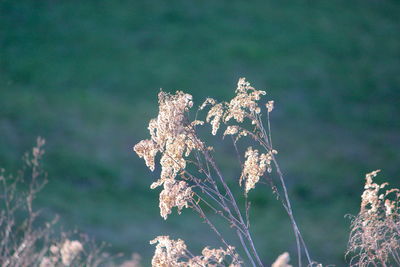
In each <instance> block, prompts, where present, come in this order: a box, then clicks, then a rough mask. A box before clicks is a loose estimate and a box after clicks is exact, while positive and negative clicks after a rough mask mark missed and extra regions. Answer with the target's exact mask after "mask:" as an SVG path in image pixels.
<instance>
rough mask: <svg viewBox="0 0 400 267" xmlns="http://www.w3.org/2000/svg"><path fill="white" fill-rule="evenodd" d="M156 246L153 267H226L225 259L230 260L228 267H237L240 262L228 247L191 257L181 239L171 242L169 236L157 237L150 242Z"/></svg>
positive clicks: (233, 251)
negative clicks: (228, 258)
mask: <svg viewBox="0 0 400 267" xmlns="http://www.w3.org/2000/svg"><path fill="white" fill-rule="evenodd" d="M150 244H156V250H155V252H154V256H153V259H152V261H151V264H152V266H153V267H171V266H174V267H175V266H178V267H199V266H226V265H225V262H227V257H230V258H231V263H230V265H229V266H230V267H239V266H240V262H239V260H238V255H237V254H236V252H235V248H234V247H232V246H229V247H228V248H227V249H226V250H224V249H222V248H219V249H210V248H208V247H206V248H204V249H203V251H202V255H200V256H191V254H190V253H189V252H188V250H187V247H186V244H185V242H184V241H183V240H182V239H178V240H172V239H170V238H169V236H158V237H157V238H155V239H154V240H152V241H150Z"/></svg>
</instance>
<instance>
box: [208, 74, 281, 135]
mask: <svg viewBox="0 0 400 267" xmlns="http://www.w3.org/2000/svg"><path fill="white" fill-rule="evenodd" d="M235 93H236V95H235V97H234V98H232V99H231V101H229V102H222V103H217V101H215V100H214V99H212V98H207V99H206V101H204V103H203V104H202V105H201V106H200V110H202V109H203V108H204V107H206V106H207V105H211V108H210V110H209V111H208V113H207V118H206V122H208V123H210V124H211V126H212V134H213V135H216V133H217V131H218V129H219V127H220V124H221V122H223V123H227V122H228V121H230V120H231V119H234V120H236V122H238V123H242V122H243V121H244V119H245V118H249V119H250V120H251V122H252V124H256V123H257V122H256V120H255V116H254V115H255V114H259V113H260V112H261V108H260V107H259V105H258V102H257V101H258V100H260V98H261V95H265V94H266V92H265V91H261V90H256V89H254V88H253V87H252V86H250V83H249V82H247V81H246V80H245V78H240V79H239V81H238V84H237V89H236V91H235ZM272 108H273V101H269V102H268V105H267V109H268V111H269V112H270V111H272ZM234 129H235V128H230V129H229V130H228V129H227V132H225V134H233V133H232V131H234ZM237 132H238V131H236V133H237ZM236 133H235V134H236Z"/></svg>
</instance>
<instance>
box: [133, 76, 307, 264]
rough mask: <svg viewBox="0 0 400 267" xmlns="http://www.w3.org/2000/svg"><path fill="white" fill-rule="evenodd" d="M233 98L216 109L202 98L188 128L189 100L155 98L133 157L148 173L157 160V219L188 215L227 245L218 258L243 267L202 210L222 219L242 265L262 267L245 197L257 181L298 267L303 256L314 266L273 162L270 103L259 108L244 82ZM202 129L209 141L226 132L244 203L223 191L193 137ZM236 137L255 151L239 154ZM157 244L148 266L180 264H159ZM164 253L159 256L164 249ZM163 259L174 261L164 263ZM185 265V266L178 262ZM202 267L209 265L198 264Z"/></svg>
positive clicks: (213, 165)
mask: <svg viewBox="0 0 400 267" xmlns="http://www.w3.org/2000/svg"><path fill="white" fill-rule="evenodd" d="M235 93H236V94H235V96H234V97H233V98H232V99H231V100H230V101H228V102H221V103H219V102H217V101H216V100H215V99H212V98H207V99H206V101H205V102H204V103H203V104H202V105H201V106H200V107H199V109H198V110H197V112H196V118H195V119H194V120H193V121H192V120H190V119H189V111H190V109H191V108H192V107H193V101H192V96H191V95H189V94H185V93H183V92H181V91H177V92H176V93H175V94H169V93H165V92H163V91H161V92H160V93H159V95H158V102H159V113H158V116H157V118H155V119H152V120H150V123H149V126H148V129H149V132H150V139H146V140H142V141H140V142H139V143H138V144H136V145H135V147H134V151H135V152H136V153H137V154H138V156H139V157H141V158H143V159H144V160H145V162H146V165H147V166H148V167H149V169H150V170H151V171H154V169H155V162H156V156H157V154H158V153H159V154H161V158H160V165H161V177H160V179H159V180H158V181H156V182H154V183H153V184H152V185H151V188H152V189H154V188H156V187H159V186H162V187H163V189H162V191H161V193H160V204H159V205H160V214H161V216H162V217H163V218H164V219H167V217H168V215H170V214H171V212H172V209H173V208H174V207H176V208H177V210H178V213H180V212H181V210H182V209H183V208H191V209H193V210H194V211H196V212H197V213H198V214H199V215H200V217H201V218H202V219H203V220H204V221H205V222H206V223H207V224H208V225H209V226H210V227H211V229H212V230H213V231H214V232H215V233H216V235H217V236H218V237H219V238H220V240H221V241H222V243H223V244H224V246H225V250H224V251H225V252H224V253H225V254H224V255H229V256H230V257H231V258H232V259H233V260H234V261H233V262H234V264H235V265H238V264H240V262H244V259H243V258H241V257H239V255H237V253H236V252H235V251H234V249H233V247H232V246H230V245H229V243H228V242H227V240H225V238H224V237H223V236H222V235H221V233H220V231H219V230H218V229H217V228H216V226H215V225H214V223H213V222H212V221H211V219H210V218H208V217H207V215H206V213H205V212H204V208H205V207H207V208H208V209H211V210H212V211H214V212H215V213H216V214H218V215H220V216H221V217H222V218H224V219H226V221H227V223H228V224H229V226H230V227H232V228H233V229H234V231H235V233H236V234H237V237H238V240H239V241H240V243H241V246H242V248H243V250H244V251H245V253H246V256H247V261H248V262H249V263H251V265H252V266H264V265H263V262H262V261H261V259H260V257H259V254H258V252H257V250H256V246H255V244H254V242H253V239H252V236H251V233H250V221H249V207H250V203H249V202H248V199H247V195H248V193H249V191H250V190H251V189H253V188H255V186H256V185H257V183H258V182H259V180H260V179H262V178H264V179H267V181H268V182H269V183H270V184H271V186H272V188H273V190H274V192H275V193H276V194H277V196H278V199H280V200H281V203H282V205H283V207H284V208H285V210H286V212H287V213H288V215H289V218H290V221H291V223H292V226H293V231H294V235H295V238H296V244H297V254H298V255H297V256H298V265H299V266H301V265H302V263H303V259H302V255H304V254H305V256H306V262H307V264H308V265H312V260H311V258H310V256H309V253H308V250H307V247H306V245H305V243H304V240H303V238H302V236H301V234H300V231H299V229H298V226H297V223H296V221H295V219H294V216H293V211H292V208H291V204H290V200H289V196H288V192H287V188H286V184H285V180H284V177H283V174H282V172H281V170H280V167H279V165H278V162H277V160H276V154H277V151H276V150H275V149H274V148H273V146H272V138H271V128H270V121H269V115H270V112H272V110H273V108H274V102H273V101H267V102H264V104H261V103H260V101H261V97H262V96H263V95H265V94H266V92H265V91H261V90H256V89H255V88H253V87H251V86H250V84H249V83H248V82H247V81H246V80H245V79H244V78H241V79H239V82H238V85H237V89H236V91H235ZM206 107H209V110H208V112H207V114H206V116H205V119H204V120H200V119H197V117H198V115H199V114H200V113H202V110H204V109H205V108H206ZM263 110H264V111H265V113H266V118H265V119H264V118H263V116H262V114H263V112H262V111H263ZM206 123H209V124H210V125H211V134H212V135H217V133H218V130H219V129H220V128H221V127H223V128H225V130H224V132H223V135H222V138H224V137H225V136H228V135H230V136H231V137H232V141H233V146H234V148H235V151H236V152H237V157H238V160H239V163H240V166H241V167H242V173H241V175H238V176H239V177H240V179H239V180H240V184H241V185H243V186H244V192H243V194H244V195H245V203H238V201H237V199H238V198H237V197H235V196H234V194H233V193H232V190H231V188H230V186H228V183H227V180H226V178H225V177H224V175H223V172H222V170H221V169H220V168H219V166H218V164H217V161H216V160H215V158H214V153H213V150H214V148H213V147H210V146H207V145H206V144H205V142H204V141H202V140H201V139H200V138H199V136H198V129H197V128H198V127H200V126H201V125H204V124H206ZM264 125H266V126H264ZM242 137H250V138H251V139H252V140H253V141H254V146H257V147H258V148H257V149H255V148H253V147H248V148H247V150H246V152H244V153H243V152H240V151H239V149H238V147H237V146H236V143H237V141H238V140H239V139H240V138H242ZM241 153H243V154H244V159H245V161H244V162H242V160H241V158H242V156H241V155H240V154H241ZM188 166H191V167H194V168H190V171H189V168H188ZM273 169H275V171H276V173H277V180H276V181H273V180H272V176H271V173H272V171H273ZM267 175H268V176H267ZM240 204H241V205H240ZM240 206H241V207H240ZM156 240H158V242H159V245H158V247H157V249H156V255H155V256H154V257H155V258H153V266H177V265H176V264H177V262H176V260H177V259H179V257H178V258H176V257H175V256H174V257H172V258H169V257H162V258H163V260H162V261H161V260H158V258H159V255H158V254H160V252H157V251H160V249H161V248H160V247H159V246H161V245H160V240H164V241H165V237H158V238H156ZM168 240H169V239H168ZM164 241H163V242H164ZM171 242H172V241H171ZM177 242H178V243H177V244H176V246H178V245H179V246H181V247H184V248H185V249H183V250H185V251H186V246H184V243H183V241H177ZM162 251H164V252H165V246H164V249H163V250H162ZM166 251H168V249H166ZM171 251H172V250H171ZM203 252H204V251H203ZM219 252H221V251H219ZM219 252H218V253H219ZM171 253H172V252H171ZM216 253H217V252H216ZM218 253H217V254H218ZM303 253H304V254H303ZM167 254H168V253H167ZM162 255H164V254H162ZM174 255H175V254H174ZM179 255H180V254H179ZM184 255H188V254H184ZM180 256H182V255H180ZM203 256H204V253H203ZM169 259H171V260H172V261H171V262H168V260H169ZM191 259H192V258H191ZM204 259H205V258H203V260H204ZM188 260H189V259H188ZM187 262H190V261H186V263H187ZM210 264H211V263H210ZM183 265H184V266H186V265H185V264H184V263H183ZM204 265H207V264H205V262H204Z"/></svg>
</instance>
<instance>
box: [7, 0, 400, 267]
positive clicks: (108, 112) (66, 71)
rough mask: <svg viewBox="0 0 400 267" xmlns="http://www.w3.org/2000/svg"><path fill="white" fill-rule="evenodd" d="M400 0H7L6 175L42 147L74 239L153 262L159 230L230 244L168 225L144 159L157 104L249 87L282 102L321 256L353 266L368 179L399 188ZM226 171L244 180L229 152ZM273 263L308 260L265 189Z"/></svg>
mask: <svg viewBox="0 0 400 267" xmlns="http://www.w3.org/2000/svg"><path fill="white" fill-rule="evenodd" d="M399 13H400V2H398V1H376V0H358V1H357V0H355V1H344V0H343V1H339V0H335V1H306V0H301V1H300V0H295V1H286V0H283V1H252V2H245V1H199V2H195V1H187V0H185V1H183V0H182V1H175V0H173V1H41V0H39V1H24V0H23V1H9V0H2V1H0V166H2V167H4V168H6V169H9V170H15V169H16V168H17V167H18V165H19V161H20V158H21V155H22V154H23V152H24V151H26V150H27V149H29V148H30V147H31V146H32V145H33V143H34V140H35V138H36V136H38V135H40V136H43V137H44V138H46V140H47V145H46V148H47V154H46V161H45V166H46V169H47V170H48V173H49V180H50V181H49V184H48V186H47V187H46V188H45V190H44V192H43V193H42V195H41V197H40V199H38V205H39V206H40V207H44V208H45V209H44V211H45V214H46V215H47V216H52V215H53V214H55V213H58V214H60V215H61V217H62V220H61V221H62V224H63V225H65V228H74V227H77V228H78V229H80V230H82V231H85V232H88V233H89V234H91V235H93V236H95V237H96V239H98V240H104V241H107V242H109V243H110V244H112V250H113V251H123V252H125V253H127V254H130V253H131V252H134V251H136V252H139V253H140V254H141V255H142V256H143V257H144V261H145V263H146V265H147V264H148V263H149V260H150V257H151V255H152V252H153V248H152V247H151V246H150V245H149V244H148V241H149V240H151V239H152V238H153V237H155V236H157V235H161V234H169V235H171V236H173V237H174V238H178V237H180V238H183V239H185V240H186V241H187V243H188V245H189V246H190V247H193V248H195V249H200V248H201V247H203V246H204V245H207V244H210V245H219V244H218V243H217V240H216V237H214V235H213V234H212V232H211V231H210V230H209V229H208V228H207V226H206V225H204V224H202V223H201V222H200V220H199V219H198V218H196V216H195V215H193V214H190V213H189V212H184V213H183V214H182V215H181V216H171V217H170V219H168V220H167V221H163V220H162V218H161V217H160V216H159V211H158V191H150V189H149V185H150V184H151V182H152V181H153V180H154V179H157V174H156V173H150V172H149V171H147V169H146V168H145V165H144V163H143V162H142V161H141V160H140V159H139V158H137V157H136V155H135V154H134V153H133V152H132V146H133V145H134V144H136V143H137V142H138V141H139V140H141V139H143V138H146V137H147V132H146V127H147V121H148V120H149V119H150V118H153V117H155V116H156V113H157V99H156V95H157V92H158V91H159V89H160V88H163V89H164V90H165V91H175V90H178V89H179V90H184V91H186V92H188V93H190V94H193V96H194V99H195V104H200V103H201V102H202V100H203V99H204V98H205V97H207V96H212V97H215V98H217V99H219V100H227V99H229V98H230V97H231V96H233V93H234V89H235V84H236V82H237V80H238V78H239V77H246V78H247V79H248V80H249V81H251V82H252V84H253V85H254V86H255V87H256V88H259V89H266V90H267V92H268V96H269V97H270V98H271V99H273V100H275V103H276V108H275V110H274V112H273V116H272V124H273V139H274V144H275V146H276V149H277V150H278V151H279V155H278V156H279V160H280V161H281V165H282V168H283V170H284V172H285V173H286V175H287V179H288V183H289V189H290V193H291V196H292V198H293V202H294V203H295V204H294V209H295V213H296V214H297V217H298V220H299V224H300V226H301V228H302V229H303V232H304V236H305V239H306V241H308V243H309V246H310V250H311V252H312V255H313V256H314V258H315V259H316V260H318V261H321V262H323V263H325V264H328V263H331V264H336V265H337V266H343V265H344V256H343V252H344V250H345V248H346V242H347V236H348V227H349V220H348V219H345V218H344V215H345V214H356V213H357V212H358V207H359V199H360V194H361V192H362V189H363V182H364V181H363V176H364V174H365V173H366V172H369V171H372V170H375V169H378V168H380V169H382V170H383V177H382V180H383V178H384V179H386V180H388V181H389V182H391V183H392V184H393V186H400V183H399V180H398V177H399V162H400V155H399V153H398V151H399V149H400V132H399V130H400V119H399V117H400V105H399V104H400V73H399V72H400V35H399V29H400V20H399V17H398V14H399ZM218 148H219V149H220V150H221V151H222V152H221V153H224V154H223V155H224V156H223V157H222V158H223V161H222V160H221V164H223V165H224V166H226V169H227V173H228V174H231V175H232V176H235V175H236V176H237V175H238V171H237V170H235V168H234V167H233V166H234V165H233V162H234V157H232V156H231V155H230V154H231V152H232V151H231V150H230V148H229V147H228V145H227V144H225V143H222V144H220V145H219V146H218ZM250 197H251V199H252V202H253V208H254V210H253V213H252V218H253V224H252V228H253V231H254V233H255V237H256V238H255V239H256V240H255V242H256V244H257V245H258V246H259V248H260V250H261V254H262V256H263V259H264V260H265V262H266V263H269V262H271V261H272V259H273V258H274V257H275V256H276V255H278V254H280V253H281V252H283V251H286V250H289V251H290V252H294V250H295V243H294V240H293V238H292V234H291V232H290V225H289V221H288V220H287V218H286V216H285V215H284V212H283V210H282V209H281V208H280V207H279V206H278V202H277V201H276V200H275V199H274V198H273V196H271V192H270V189H269V188H268V187H267V186H264V187H260V188H258V189H257V190H256V191H254V192H252V193H251V196H250Z"/></svg>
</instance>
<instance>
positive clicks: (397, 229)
mask: <svg viewBox="0 0 400 267" xmlns="http://www.w3.org/2000/svg"><path fill="white" fill-rule="evenodd" d="M379 171H380V170H377V171H373V172H371V173H368V174H367V175H366V176H365V179H366V182H365V187H364V192H363V194H362V196H361V209H360V213H359V214H358V215H357V216H356V217H354V218H353V220H352V223H351V232H350V239H349V244H348V250H347V253H346V256H350V255H351V259H350V265H351V266H361V267H365V266H400V210H399V199H400V191H399V189H386V190H384V189H385V188H386V186H387V185H388V183H383V184H381V185H379V184H377V183H374V182H373V178H374V177H376V175H377V173H378V172H379Z"/></svg>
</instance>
